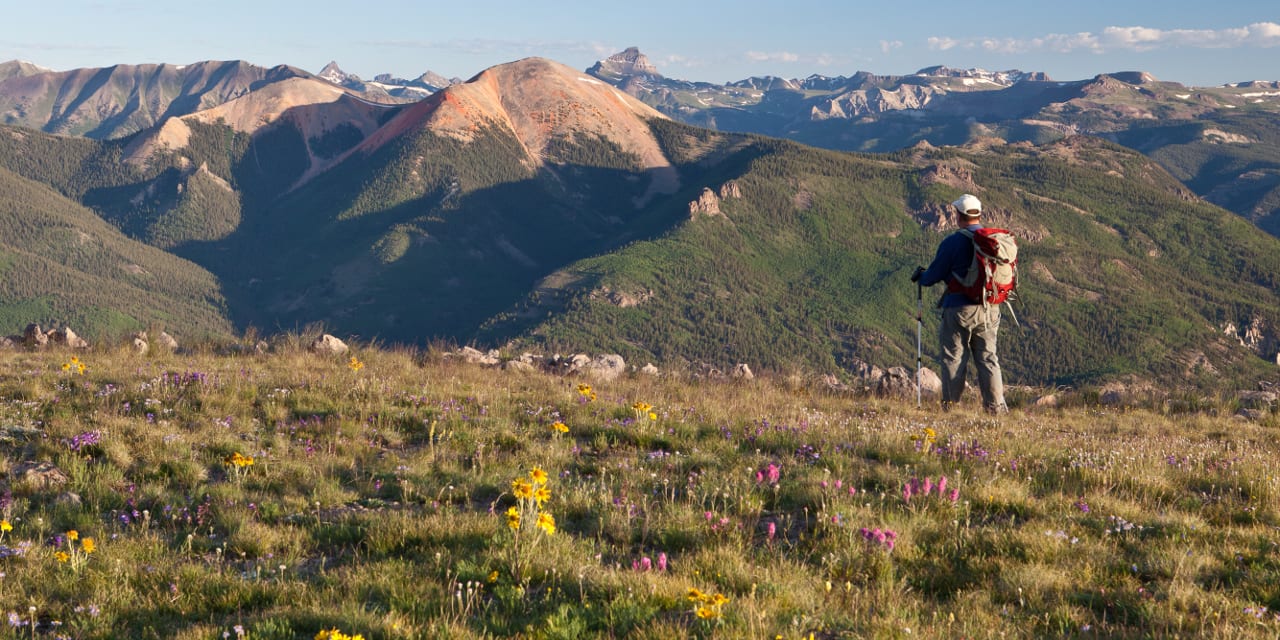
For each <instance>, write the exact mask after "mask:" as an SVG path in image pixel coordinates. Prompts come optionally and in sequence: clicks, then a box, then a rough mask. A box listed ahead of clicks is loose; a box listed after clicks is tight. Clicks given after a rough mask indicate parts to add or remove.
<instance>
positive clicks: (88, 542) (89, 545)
mask: <svg viewBox="0 0 1280 640" xmlns="http://www.w3.org/2000/svg"><path fill="white" fill-rule="evenodd" d="M80 549H81V550H83V551H84V552H85V553H93V552H94V551H96V550H97V549H98V543H97V542H95V541H94V539H93V538H85V539H84V540H82V541H80Z"/></svg>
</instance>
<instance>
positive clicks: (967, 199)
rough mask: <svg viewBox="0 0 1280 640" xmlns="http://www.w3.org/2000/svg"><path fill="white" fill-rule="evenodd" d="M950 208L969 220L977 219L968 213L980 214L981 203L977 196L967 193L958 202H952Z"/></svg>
mask: <svg viewBox="0 0 1280 640" xmlns="http://www.w3.org/2000/svg"><path fill="white" fill-rule="evenodd" d="M951 206H953V207H955V208H957V209H959V210H960V213H963V214H964V215H966V216H968V217H970V218H974V217H977V215H971V214H970V213H969V212H970V211H977V212H978V214H981V213H982V201H981V200H979V199H978V197H977V196H974V195H970V194H967V193H966V194H964V195H962V196H960V199H959V200H956V201H955V202H952V203H951Z"/></svg>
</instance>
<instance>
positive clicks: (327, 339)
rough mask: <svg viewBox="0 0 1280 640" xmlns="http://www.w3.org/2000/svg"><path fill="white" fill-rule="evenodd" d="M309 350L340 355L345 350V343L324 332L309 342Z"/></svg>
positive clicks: (346, 348)
mask: <svg viewBox="0 0 1280 640" xmlns="http://www.w3.org/2000/svg"><path fill="white" fill-rule="evenodd" d="M310 349H311V352H312V353H317V354H321V355H342V354H344V353H346V352H347V350H348V349H349V347H347V343H345V342H343V341H341V340H339V339H338V338H336V337H334V336H331V335H329V334H327V333H326V334H324V335H322V336H320V337H319V338H316V339H315V341H313V342H312V343H311V347H310Z"/></svg>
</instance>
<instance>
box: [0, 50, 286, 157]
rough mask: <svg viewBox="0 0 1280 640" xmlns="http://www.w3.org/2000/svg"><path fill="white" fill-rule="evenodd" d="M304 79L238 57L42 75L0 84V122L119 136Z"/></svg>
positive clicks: (102, 136) (17, 77) (100, 136)
mask: <svg viewBox="0 0 1280 640" xmlns="http://www.w3.org/2000/svg"><path fill="white" fill-rule="evenodd" d="M28 71H29V70H28ZM303 77H311V74H309V73H307V72H305V71H302V70H301V69H296V68H294V67H289V66H286V65H280V66H276V67H271V68H269V69H268V68H264V67H258V66H255V65H252V64H249V63H247V62H243V61H239V60H232V61H209V62H199V63H196V64H191V65H173V64H158V65H157V64H141V65H128V64H121V65H115V66H112V67H105V68H100V69H74V70H71V71H47V70H45V71H40V72H36V73H27V74H26V75H22V74H18V75H14V76H11V77H9V78H7V79H0V121H2V122H4V123H5V124H11V125H18V126H22V127H27V128H29V129H38V130H41V131H46V132H49V133H60V134H67V135H78V136H84V137H88V138H95V139H100V140H102V139H113V138H120V137H124V136H127V135H129V134H132V133H136V132H138V131H142V130H144V129H147V128H150V127H152V126H155V125H156V124H159V123H161V122H163V121H164V120H165V119H166V118H170V117H175V116H182V115H187V114H191V113H195V112H197V111H202V110H205V109H209V108H212V107H215V106H217V105H220V104H224V103H226V102H229V101H231V100H234V99H236V98H239V97H241V96H244V95H247V94H249V93H251V92H253V91H256V90H258V89H260V88H262V87H263V86H266V85H269V84H272V83H275V82H280V81H283V80H286V79H289V78H303ZM0 78H3V76H0Z"/></svg>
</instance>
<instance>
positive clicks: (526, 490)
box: [511, 478, 533, 500]
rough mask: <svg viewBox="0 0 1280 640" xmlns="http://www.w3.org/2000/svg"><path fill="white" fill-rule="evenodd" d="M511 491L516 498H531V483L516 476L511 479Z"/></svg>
mask: <svg viewBox="0 0 1280 640" xmlns="http://www.w3.org/2000/svg"><path fill="white" fill-rule="evenodd" d="M511 493H513V494H515V496H516V498H518V499H520V500H525V499H528V498H532V497H533V485H532V484H529V482H528V481H526V480H525V479H524V478H516V479H515V480H512V481H511Z"/></svg>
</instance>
